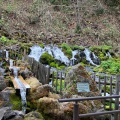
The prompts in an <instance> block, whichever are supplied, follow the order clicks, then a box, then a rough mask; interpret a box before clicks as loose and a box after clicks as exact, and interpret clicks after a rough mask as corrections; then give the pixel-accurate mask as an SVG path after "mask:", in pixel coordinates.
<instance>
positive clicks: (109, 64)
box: [94, 58, 120, 74]
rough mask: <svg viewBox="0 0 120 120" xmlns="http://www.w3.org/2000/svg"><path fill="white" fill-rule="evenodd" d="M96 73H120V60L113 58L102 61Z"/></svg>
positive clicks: (96, 68)
mask: <svg viewBox="0 0 120 120" xmlns="http://www.w3.org/2000/svg"><path fill="white" fill-rule="evenodd" d="M94 71H97V72H107V73H110V74H117V73H120V58H118V59H115V58H111V59H108V60H106V61H102V62H101V65H100V66H99V67H95V68H94Z"/></svg>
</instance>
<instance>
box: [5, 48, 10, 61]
mask: <svg viewBox="0 0 120 120" xmlns="http://www.w3.org/2000/svg"><path fill="white" fill-rule="evenodd" d="M4 51H5V53H6V60H8V59H9V51H7V50H4Z"/></svg>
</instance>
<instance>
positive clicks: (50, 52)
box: [44, 45, 53, 56]
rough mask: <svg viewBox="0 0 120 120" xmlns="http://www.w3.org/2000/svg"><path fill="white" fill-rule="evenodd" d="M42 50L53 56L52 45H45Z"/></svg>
mask: <svg viewBox="0 0 120 120" xmlns="http://www.w3.org/2000/svg"><path fill="white" fill-rule="evenodd" d="M44 51H45V52H48V53H49V54H50V55H51V56H53V53H52V46H51V45H47V46H45V48H44Z"/></svg>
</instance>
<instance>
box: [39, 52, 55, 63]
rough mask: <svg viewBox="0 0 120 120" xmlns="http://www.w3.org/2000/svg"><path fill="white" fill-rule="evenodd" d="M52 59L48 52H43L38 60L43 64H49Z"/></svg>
mask: <svg viewBox="0 0 120 120" xmlns="http://www.w3.org/2000/svg"><path fill="white" fill-rule="evenodd" d="M54 61H55V60H54V58H53V57H52V56H51V55H50V54H49V53H48V52H45V53H43V54H42V55H41V57H40V62H41V63H43V64H47V65H50V63H52V62H54Z"/></svg>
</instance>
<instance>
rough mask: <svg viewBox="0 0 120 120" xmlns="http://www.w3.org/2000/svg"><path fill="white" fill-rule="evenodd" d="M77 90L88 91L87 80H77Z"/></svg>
mask: <svg viewBox="0 0 120 120" xmlns="http://www.w3.org/2000/svg"><path fill="white" fill-rule="evenodd" d="M77 90H78V92H90V88H89V83H87V82H77Z"/></svg>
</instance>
